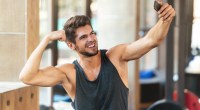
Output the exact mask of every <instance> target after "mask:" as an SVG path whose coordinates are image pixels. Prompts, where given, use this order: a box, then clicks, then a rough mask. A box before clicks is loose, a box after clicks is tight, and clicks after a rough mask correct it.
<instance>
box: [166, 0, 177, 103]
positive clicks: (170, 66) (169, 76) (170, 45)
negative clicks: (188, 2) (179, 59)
mask: <svg viewBox="0 0 200 110" xmlns="http://www.w3.org/2000/svg"><path fill="white" fill-rule="evenodd" d="M168 3H169V4H170V5H172V6H173V5H174V0H168ZM173 7H174V6H173ZM174 26H175V20H173V21H172V24H171V26H170V28H169V32H168V35H167V36H168V37H167V39H166V42H167V43H166V45H167V46H166V54H167V56H166V86H165V95H166V99H167V100H172V94H173V91H174V82H173V75H174V71H173V70H174Z"/></svg>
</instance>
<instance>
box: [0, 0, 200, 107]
mask: <svg viewBox="0 0 200 110" xmlns="http://www.w3.org/2000/svg"><path fill="white" fill-rule="evenodd" d="M163 2H164V3H166V2H167V3H169V4H170V5H172V6H173V7H174V9H175V10H176V16H175V17H174V20H173V22H172V24H171V26H170V29H169V32H168V34H167V38H166V39H165V41H164V42H163V43H162V44H161V45H160V46H159V47H156V48H154V49H153V50H151V51H150V52H148V53H147V54H145V55H144V56H143V57H141V58H140V59H138V60H135V61H131V62H129V76H128V78H129V100H128V110H179V108H181V109H183V110H200V37H199V35H200V7H199V6H200V1H199V0H163ZM153 5H154V0H0V13H1V15H0V16H1V17H0V62H1V63H0V69H1V71H0V110H73V108H72V107H71V99H70V97H69V96H68V95H67V92H66V91H65V90H64V89H63V88H62V86H60V85H56V86H54V87H38V86H29V85H25V84H23V83H22V82H21V81H20V80H19V73H20V71H21V69H22V68H23V66H24V64H25V63H26V61H27V59H28V58H29V56H30V54H31V53H32V51H33V50H34V49H35V48H36V46H37V45H38V44H39V42H40V41H41V40H42V39H43V37H44V36H45V35H46V34H47V33H49V32H51V31H55V30H61V29H62V28H63V25H64V23H65V21H66V20H67V19H68V18H70V17H71V16H74V15H87V16H89V17H90V18H91V22H92V26H93V29H94V30H95V31H96V32H97V36H98V41H99V48H100V49H108V48H110V47H112V46H114V45H117V44H121V43H128V42H133V41H136V40H137V39H139V38H142V37H144V36H145V34H146V33H147V32H148V30H149V29H150V28H151V27H152V26H153V25H155V23H156V22H157V20H158V16H157V13H156V11H155V10H154V7H153ZM76 58H77V55H76V53H75V52H72V51H71V50H70V48H68V47H67V45H66V44H65V43H63V42H59V41H53V42H50V43H49V44H48V46H47V48H46V49H45V52H44V54H43V57H42V61H41V64H40V67H41V68H42V67H45V66H56V65H59V64H63V63H72V62H73V60H75V59H76ZM156 107H157V108H156ZM159 107H160V108H159ZM173 107H174V108H173ZM176 107H177V108H176Z"/></svg>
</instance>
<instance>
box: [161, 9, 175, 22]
mask: <svg viewBox="0 0 200 110" xmlns="http://www.w3.org/2000/svg"><path fill="white" fill-rule="evenodd" d="M175 13H176V12H175V11H173V13H172V14H170V16H169V17H168V18H167V19H165V20H164V22H169V21H171V20H172V19H173V18H174V16H175Z"/></svg>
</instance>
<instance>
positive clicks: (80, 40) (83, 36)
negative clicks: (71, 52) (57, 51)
mask: <svg viewBox="0 0 200 110" xmlns="http://www.w3.org/2000/svg"><path fill="white" fill-rule="evenodd" d="M75 41H76V44H75V50H76V51H77V52H79V53H80V54H82V55H84V56H88V57H90V56H94V55H96V54H97V53H98V42H97V38H96V33H95V32H94V31H93V30H92V28H91V26H90V25H85V26H82V27H79V28H78V29H77V30H76V39H75Z"/></svg>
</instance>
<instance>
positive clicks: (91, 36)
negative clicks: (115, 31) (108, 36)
mask: <svg viewBox="0 0 200 110" xmlns="http://www.w3.org/2000/svg"><path fill="white" fill-rule="evenodd" d="M87 40H88V41H94V40H95V37H94V36H93V35H88V39H87Z"/></svg>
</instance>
